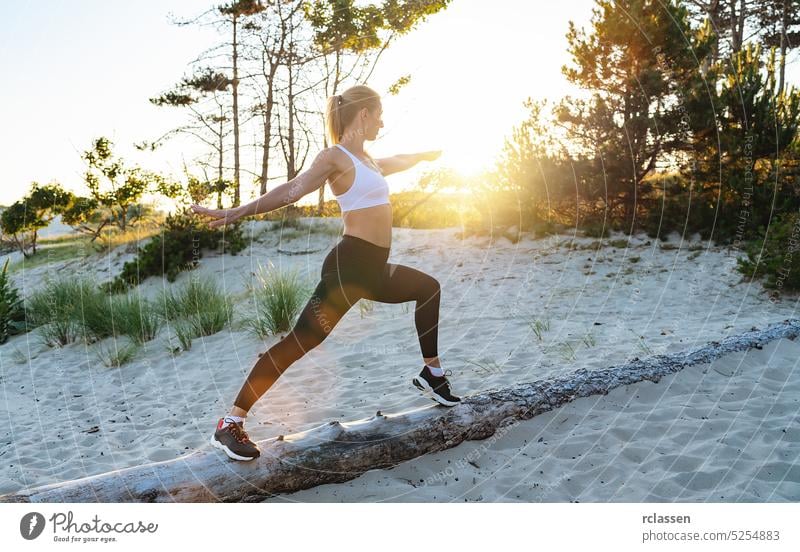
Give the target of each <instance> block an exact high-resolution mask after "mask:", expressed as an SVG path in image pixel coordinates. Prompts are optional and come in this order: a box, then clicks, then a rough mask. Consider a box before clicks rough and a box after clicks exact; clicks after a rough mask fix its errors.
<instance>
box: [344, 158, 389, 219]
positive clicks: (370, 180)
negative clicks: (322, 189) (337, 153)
mask: <svg viewBox="0 0 800 552" xmlns="http://www.w3.org/2000/svg"><path fill="white" fill-rule="evenodd" d="M336 147H338V148H339V149H340V150H342V151H343V152H345V153H346V154H347V155H348V156H349V157H350V159H352V160H353V167H354V168H355V176H354V177H353V185H352V186H350V188H349V189H348V190H347V191H346V192H345V193H343V194H340V195H336V194H334V197H336V201H338V202H339V208H340V209H341V211H342V212H343V213H344V212H345V211H353V210H355V209H364V208H366V207H374V206H375V205H383V204H385V203H389V183H388V182H386V179H385V178H383V175H382V174H381V173H379V172H378V171H376V170H375V169H372V168H369V167H367V166H366V165H365V164H364V163H363V162H362V161H361V160H360V159H359V158H358V157H356V156H355V155H353V154H352V153H350V152H349V151H347V149H346V148H345V147H344V146H343V145H341V144H336Z"/></svg>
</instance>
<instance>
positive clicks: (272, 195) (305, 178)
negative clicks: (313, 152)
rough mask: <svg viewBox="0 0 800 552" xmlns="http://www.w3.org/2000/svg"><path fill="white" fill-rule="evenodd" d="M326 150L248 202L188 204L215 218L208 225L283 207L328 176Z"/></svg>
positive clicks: (330, 167)
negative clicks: (216, 206) (221, 205)
mask: <svg viewBox="0 0 800 552" xmlns="http://www.w3.org/2000/svg"><path fill="white" fill-rule="evenodd" d="M330 150H331V148H327V149H324V150H322V151H321V152H319V154H317V157H316V158H314V162H313V163H312V164H311V167H310V168H309V169H308V170H307V171H304V172H302V173H300V174H298V175H297V176H296V177H294V178H293V179H291V180H290V181H289V182H286V183H285V184H281V185H280V186H278V187H277V188H273V189H272V190H270V191H269V192H267V193H265V194H264V195H262V196H260V197H257V198H256V199H254V200H253V201H251V202H250V203H247V204H245V205H241V206H239V207H233V208H231V209H208V208H206V207H203V206H201V205H192V206H191V208H192V210H193V211H194V212H195V213H197V214H200V215H206V216H209V217H212V218H214V219H216V220H214V221H212V222H210V223H209V224H208V225H209V226H211V227H215V226H225V225H226V224H232V223H233V222H236V221H237V220H239V219H240V218H244V217H249V216H252V215H257V214H259V213H268V212H270V211H273V210H275V209H279V208H281V207H285V206H286V205H289V204H291V203H294V202H295V201H297V200H299V199H300V198H301V197H303V196H305V195H306V194H309V193H311V192H313V191H314V190H317V189H319V188H320V187H321V186H322V185H324V184H325V181H326V180H328V177H329V176H330V175H331V173H332V172H333V170H334V165H333V159H332V156H331V154H330Z"/></svg>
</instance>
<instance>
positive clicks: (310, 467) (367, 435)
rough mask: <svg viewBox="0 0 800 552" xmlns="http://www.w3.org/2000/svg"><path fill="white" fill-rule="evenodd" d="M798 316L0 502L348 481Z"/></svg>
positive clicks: (747, 343) (736, 347)
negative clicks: (243, 454) (248, 453)
mask: <svg viewBox="0 0 800 552" xmlns="http://www.w3.org/2000/svg"><path fill="white" fill-rule="evenodd" d="M799 334H800V320H798V319H790V320H785V321H783V322H780V323H777V324H773V325H772V326H770V327H768V328H767V329H764V330H758V329H757V328H753V329H752V330H750V331H749V332H745V333H743V334H740V335H734V336H730V337H728V338H726V339H724V340H723V341H722V342H717V341H712V342H711V343H708V344H706V345H704V346H703V347H700V348H697V349H694V350H690V351H688V352H677V353H671V354H668V355H655V356H652V357H649V358H647V359H644V360H640V359H638V358H636V359H634V360H633V361H632V362H629V363H627V364H623V365H620V366H613V367H611V368H607V369H605V370H586V369H585V368H581V369H580V370H577V371H575V372H573V373H572V374H569V375H567V376H563V377H559V378H554V379H548V380H543V381H537V382H533V383H524V384H520V385H517V386H514V387H511V388H507V389H499V390H492V391H487V392H485V393H481V394H479V395H474V396H471V397H465V398H464V400H463V402H462V404H460V405H458V406H455V407H453V408H446V407H440V406H431V407H425V408H421V409H416V410H412V411H408V412H404V413H399V414H382V413H381V412H380V411H379V412H378V413H376V414H375V415H374V416H371V417H369V418H366V419H362V420H357V421H354V422H349V423H344V424H342V423H339V422H337V421H333V422H329V423H327V424H325V425H321V426H319V427H316V428H313V429H310V430H308V431H305V432H302V433H297V434H293V435H287V436H279V437H277V438H272V439H267V440H264V441H261V442H259V443H258V444H259V447H260V448H261V457H260V458H258V459H256V460H253V461H250V462H236V461H233V460H229V459H228V458H227V456H225V455H224V454H223V453H221V452H218V451H216V450H214V449H211V448H210V447H209V450H208V451H197V452H194V453H192V454H190V455H187V456H184V457H181V458H177V459H174V460H168V461H164V462H157V463H154V464H148V465H144V466H136V467H132V468H127V469H123V470H118V471H114V472H109V473H105V474H101V475H96V476H91V477H86V478H83V479H77V480H74V481H67V482H64V483H58V484H53V485H47V486H43V487H38V488H33V489H28V490H23V491H19V492H17V493H12V494H7V495H3V496H0V502H173V501H174V502H218V501H222V502H237V501H250V500H260V499H261V498H262V497H263V496H265V495H272V494H275V493H289V492H294V491H299V490H302V489H308V488H310V487H314V486H316V485H321V484H324V483H341V482H344V481H349V480H351V479H354V478H356V477H358V476H359V475H361V474H363V473H364V472H366V471H368V470H372V469H377V468H387V467H391V466H394V465H396V464H398V463H400V462H403V461H406V460H410V459H412V458H416V457H418V456H421V455H423V454H427V453H430V452H436V451H440V450H444V449H447V448H451V447H454V446H456V445H458V444H459V443H461V442H463V441H466V440H471V439H486V438H487V437H489V436H491V435H492V434H494V433H495V431H497V429H499V428H503V427H505V426H507V425H509V424H511V423H514V422H515V421H517V420H527V419H529V418H532V417H533V416H536V415H537V414H540V413H542V412H546V411H549V410H552V409H554V408H558V407H559V406H561V405H562V404H564V403H566V402H569V401H572V400H574V399H576V398H578V397H588V396H590V395H595V394H607V393H608V392H609V390H611V389H613V388H615V387H618V386H620V385H629V384H632V383H637V382H640V381H643V380H651V381H653V382H658V381H659V380H660V379H661V378H662V377H663V376H666V375H669V374H672V373H674V372H677V371H679V370H682V369H683V368H686V367H688V366H693V365H697V364H706V363H710V362H711V361H713V360H714V359H716V358H719V357H721V356H723V355H726V354H729V353H732V352H734V351H742V350H747V349H751V348H754V347H757V348H760V347H761V346H762V345H763V344H764V343H768V342H770V341H772V340H775V339H782V338H788V339H794V338H795V337H797V335H799Z"/></svg>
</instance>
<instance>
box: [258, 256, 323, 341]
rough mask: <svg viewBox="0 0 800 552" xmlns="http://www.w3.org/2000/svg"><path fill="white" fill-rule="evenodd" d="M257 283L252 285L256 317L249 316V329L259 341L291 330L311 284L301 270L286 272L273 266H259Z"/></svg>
mask: <svg viewBox="0 0 800 552" xmlns="http://www.w3.org/2000/svg"><path fill="white" fill-rule="evenodd" d="M256 280H257V283H256V284H255V285H252V284H251V285H249V286H248V297H249V302H250V312H252V313H253V314H251V315H249V316H246V318H245V324H246V327H247V328H248V329H249V330H250V331H251V332H252V333H253V334H255V335H256V336H258V337H259V338H263V337H265V336H267V335H274V334H277V333H279V332H286V331H289V330H290V329H291V328H292V325H293V324H294V321H295V318H296V317H297V315H298V314H299V312H300V309H301V307H302V306H303V305H304V304H305V302H306V300H307V295H308V294H309V293H310V291H309V289H308V285H307V284H306V283H304V282H303V281H302V280H301V279H300V276H299V272H298V271H297V269H293V270H289V271H285V272H282V271H280V270H278V269H276V268H275V267H274V266H272V265H270V267H269V268H268V269H265V268H264V267H262V266H261V265H259V267H258V269H257V273H256Z"/></svg>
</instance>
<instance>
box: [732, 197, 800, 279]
mask: <svg viewBox="0 0 800 552" xmlns="http://www.w3.org/2000/svg"><path fill="white" fill-rule="evenodd" d="M759 232H760V233H762V234H764V233H765V232H764V228H763V227H761V228H759ZM799 244H800V214H798V213H796V212H794V213H788V214H781V215H778V216H777V217H776V218H775V222H774V224H772V225H770V227H769V231H768V232H766V238H765V239H763V240H752V241H748V242H745V245H744V250H745V253H746V255H747V256H746V257H745V258H742V257H740V258H737V259H736V263H737V267H736V268H737V270H739V271H740V272H742V273H744V274H746V275H748V276H751V277H753V278H763V279H764V282H763V285H764V287H765V288H768V289H775V290H778V291H781V290H782V289H786V290H792V291H797V290H800V254H798V251H797V249H798V245H799ZM762 247H763V250H762Z"/></svg>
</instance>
